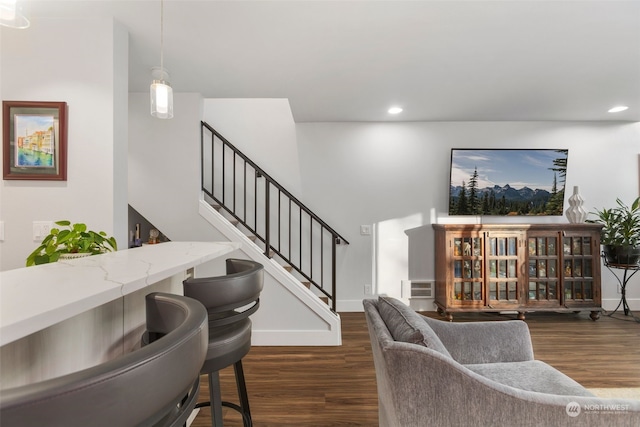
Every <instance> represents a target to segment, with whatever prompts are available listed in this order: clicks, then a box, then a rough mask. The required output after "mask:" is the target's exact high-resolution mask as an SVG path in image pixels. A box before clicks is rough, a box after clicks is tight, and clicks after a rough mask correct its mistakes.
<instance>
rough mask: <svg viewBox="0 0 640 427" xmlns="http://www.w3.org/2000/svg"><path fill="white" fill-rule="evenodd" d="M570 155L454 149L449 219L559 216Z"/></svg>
mask: <svg viewBox="0 0 640 427" xmlns="http://www.w3.org/2000/svg"><path fill="white" fill-rule="evenodd" d="M568 154H569V151H568V150H546V149H543V150H500V149H497V150H460V149H453V150H452V151H451V187H450V190H449V215H562V213H563V203H564V187H565V177H566V171H567V157H568Z"/></svg>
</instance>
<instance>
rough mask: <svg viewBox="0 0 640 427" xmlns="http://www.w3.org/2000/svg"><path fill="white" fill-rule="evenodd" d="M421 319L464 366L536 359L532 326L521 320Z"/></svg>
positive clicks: (424, 317)
mask: <svg viewBox="0 0 640 427" xmlns="http://www.w3.org/2000/svg"><path fill="white" fill-rule="evenodd" d="M422 318H423V319H424V320H425V322H427V324H428V325H429V326H431V328H432V329H433V331H434V332H435V333H436V335H438V337H439V338H440V340H441V341H442V343H443V344H444V346H445V347H446V348H447V350H448V351H449V353H450V354H451V357H453V359H454V360H455V361H457V362H458V363H461V364H463V365H466V364H475V363H496V362H523V361H527V360H533V346H532V344H531V335H530V334H529V327H528V326H527V324H526V323H525V322H523V321H521V320H508V321H504V322H465V323H452V322H444V321H441V320H437V319H432V318H429V317H426V316H422Z"/></svg>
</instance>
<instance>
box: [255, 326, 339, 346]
mask: <svg viewBox="0 0 640 427" xmlns="http://www.w3.org/2000/svg"><path fill="white" fill-rule="evenodd" d="M251 345H255V346H325V345H326V346H337V345H342V334H336V333H334V332H331V331H313V330H312V331H288V330H281V331H273V330H262V331H261V330H256V329H253V330H252V331H251Z"/></svg>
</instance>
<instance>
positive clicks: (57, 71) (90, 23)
mask: <svg viewBox="0 0 640 427" xmlns="http://www.w3.org/2000/svg"><path fill="white" fill-rule="evenodd" d="M0 35H1V36H0V43H1V45H0V58H1V63H2V74H1V75H0V88H1V93H2V99H3V100H12V101H65V102H67V105H68V154H67V165H68V166H67V181H64V182H61V181H5V180H3V181H2V183H1V184H0V186H1V188H2V189H1V199H0V220H2V221H4V223H5V240H4V241H3V242H0V269H2V270H9V269H13V268H18V267H22V266H24V262H25V259H26V257H27V255H28V254H29V253H30V252H31V251H32V250H33V249H34V248H35V247H36V246H37V245H38V243H39V242H34V241H33V240H32V222H33V221H38V220H46V221H56V220H61V219H69V220H70V221H72V222H84V223H86V224H87V225H88V226H89V227H90V228H91V229H94V230H104V231H105V232H107V233H109V234H112V235H114V236H115V237H116V239H117V240H118V242H119V243H124V242H126V233H127V222H126V216H127V205H126V199H127V196H126V191H127V190H126V186H124V185H123V183H125V182H126V180H127V176H126V173H127V168H126V156H124V155H123V153H126V145H127V138H126V129H127V117H128V114H127V104H126V97H127V92H128V88H127V79H126V77H123V76H126V75H127V68H128V45H127V37H128V36H127V34H126V31H125V30H124V29H123V28H122V27H121V26H119V25H116V24H115V23H114V22H113V21H112V20H111V19H82V20H78V19H33V22H32V25H31V27H30V28H29V29H28V30H12V29H8V28H5V27H0ZM4 125H6V124H4V123H3V126H4ZM123 130H124V132H123ZM125 246H126V244H125Z"/></svg>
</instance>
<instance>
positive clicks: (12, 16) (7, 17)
mask: <svg viewBox="0 0 640 427" xmlns="http://www.w3.org/2000/svg"><path fill="white" fill-rule="evenodd" d="M0 25H2V26H4V27H9V28H20V29H22V28H28V27H29V25H30V22H29V18H27V14H26V12H25V10H24V6H23V4H22V2H20V1H19V0H0Z"/></svg>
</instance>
